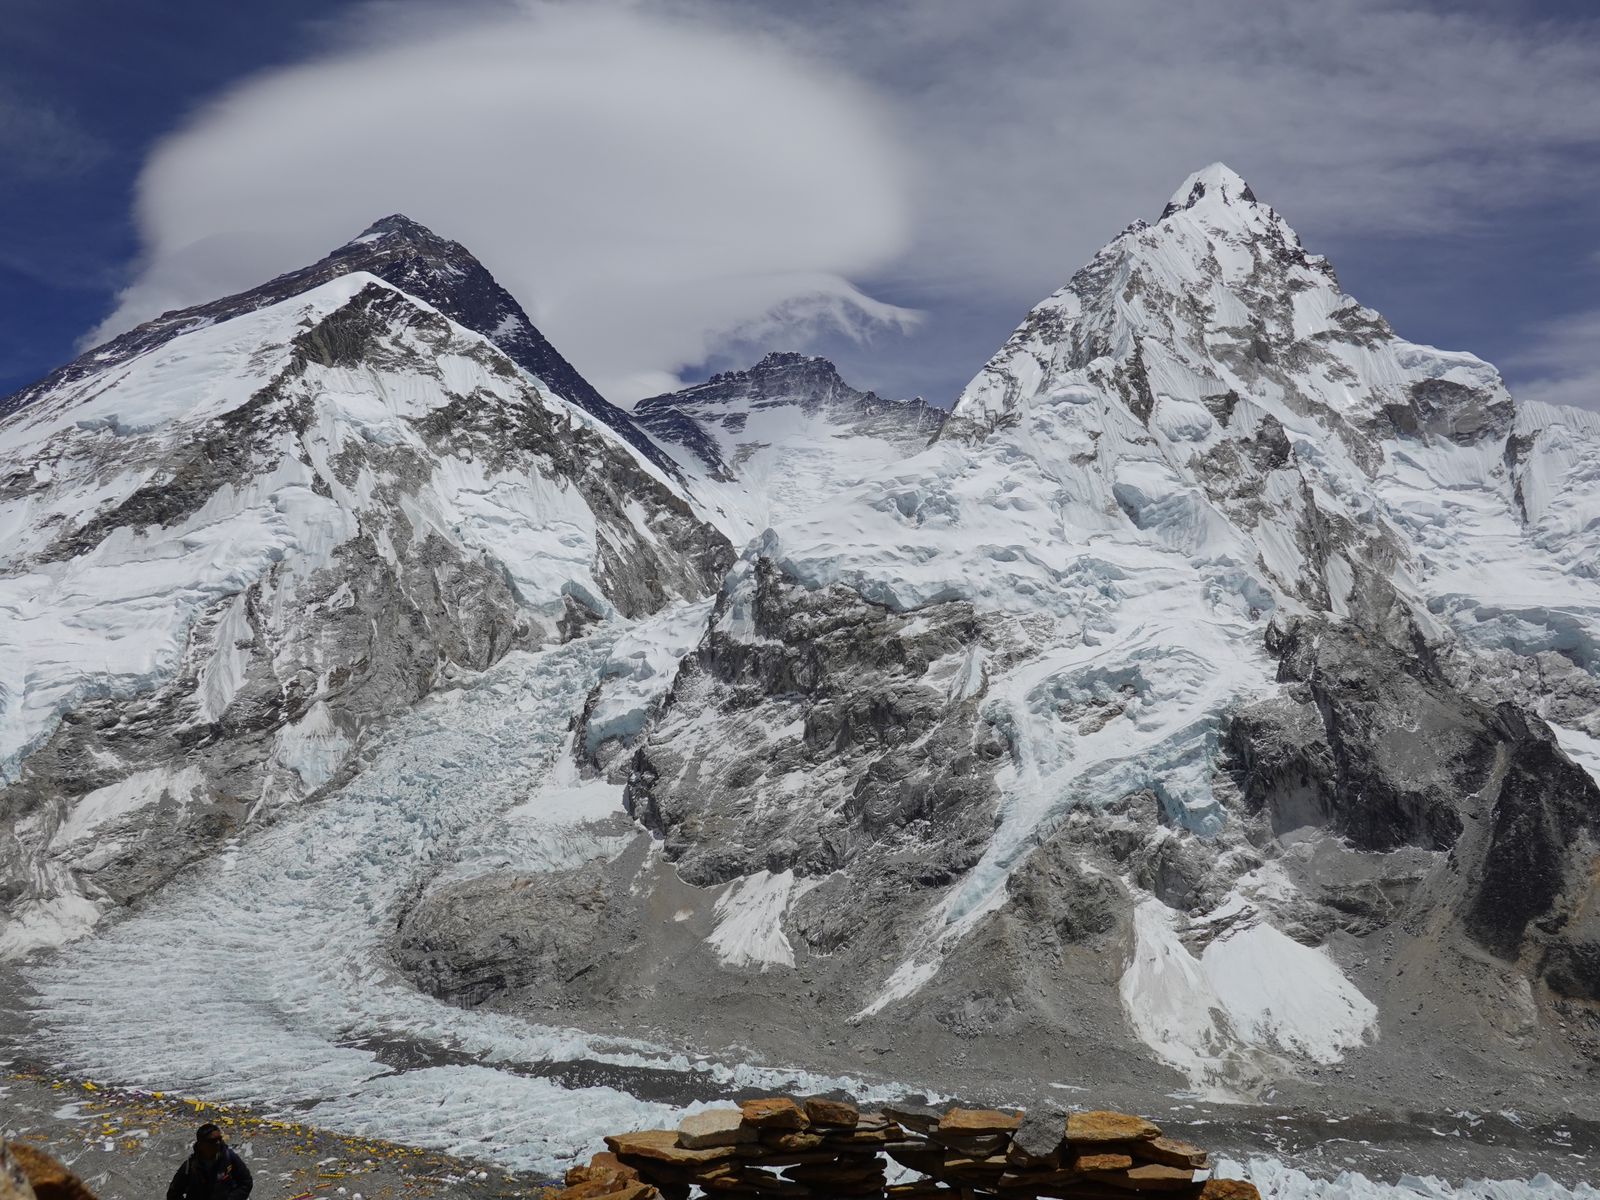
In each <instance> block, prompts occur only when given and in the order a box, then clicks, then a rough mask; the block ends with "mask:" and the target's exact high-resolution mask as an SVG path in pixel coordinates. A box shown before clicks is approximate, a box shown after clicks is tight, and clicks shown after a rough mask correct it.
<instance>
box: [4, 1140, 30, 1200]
mask: <svg viewBox="0 0 1600 1200" xmlns="http://www.w3.org/2000/svg"><path fill="white" fill-rule="evenodd" d="M0 1200H35V1197H34V1194H33V1185H32V1184H31V1183H29V1182H28V1177H27V1176H26V1175H24V1174H23V1173H22V1167H21V1166H20V1165H19V1164H18V1163H16V1162H14V1161H13V1160H12V1158H11V1155H10V1154H9V1153H8V1152H7V1147H6V1144H5V1142H4V1141H0Z"/></svg>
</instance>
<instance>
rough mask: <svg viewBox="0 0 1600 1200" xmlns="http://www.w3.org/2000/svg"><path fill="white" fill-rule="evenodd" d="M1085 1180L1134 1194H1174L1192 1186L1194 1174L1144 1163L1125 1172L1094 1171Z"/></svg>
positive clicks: (1189, 1171)
mask: <svg viewBox="0 0 1600 1200" xmlns="http://www.w3.org/2000/svg"><path fill="white" fill-rule="evenodd" d="M1085 1178H1086V1179H1090V1180H1093V1181H1094V1182H1096V1183H1106V1184H1110V1185H1111V1186H1112V1187H1114V1188H1126V1189H1128V1190H1129V1191H1135V1192H1145V1191H1150V1192H1175V1191H1178V1190H1180V1189H1185V1188H1189V1187H1192V1186H1193V1185H1194V1172H1193V1171H1191V1170H1188V1169H1187V1168H1185V1167H1164V1166H1162V1165H1161V1164H1159V1163H1146V1164H1143V1165H1140V1166H1137V1167H1131V1168H1129V1169H1128V1170H1126V1171H1096V1172H1094V1173H1093V1174H1086V1175H1085Z"/></svg>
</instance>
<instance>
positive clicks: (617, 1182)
mask: <svg viewBox="0 0 1600 1200" xmlns="http://www.w3.org/2000/svg"><path fill="white" fill-rule="evenodd" d="M640 1189H648V1191H649V1194H651V1195H654V1194H655V1189H654V1188H652V1187H650V1186H649V1184H645V1183H641V1182H640V1181H639V1180H637V1179H624V1178H622V1177H621V1176H613V1177H612V1178H610V1179H590V1180H587V1181H585V1182H583V1183H578V1184H573V1185H572V1186H570V1187H567V1188H566V1189H564V1190H562V1191H559V1192H557V1193H556V1200H600V1198H601V1197H602V1196H604V1197H618V1198H620V1197H622V1196H624V1195H628V1194H631V1195H633V1196H642V1195H643V1194H644V1193H643V1192H642V1191H641V1190H640Z"/></svg>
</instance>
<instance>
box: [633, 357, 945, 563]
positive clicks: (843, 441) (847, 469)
mask: <svg viewBox="0 0 1600 1200" xmlns="http://www.w3.org/2000/svg"><path fill="white" fill-rule="evenodd" d="M944 415H945V414H944V412H943V411H942V410H940V409H936V408H932V407H930V406H929V405H928V404H926V403H925V402H923V401H922V400H921V399H916V400H885V399H884V398H883V397H881V396H879V395H878V394H877V393H876V392H870V391H868V392H864V391H860V390H859V389H857V388H853V387H851V386H850V385H849V384H848V383H846V382H845V381H844V380H843V379H841V378H840V376H839V372H838V369H837V368H836V367H835V366H834V365H833V363H831V362H829V361H828V360H827V359H826V358H821V357H818V356H815V355H807V354H799V353H795V352H793V351H788V352H779V353H772V354H768V355H767V356H766V357H765V358H763V359H762V360H761V361H760V362H758V363H756V364H755V365H754V366H753V367H750V368H749V369H747V370H743V371H723V372H720V373H718V374H716V375H713V376H711V378H709V379H707V380H706V381H705V382H704V383H698V384H694V385H692V386H690V387H686V388H684V389H682V390H681V391H677V392H670V393H667V394H665V395H661V396H652V397H650V398H649V399H646V400H641V401H639V403H638V404H637V405H636V406H635V407H634V410H633V416H634V419H635V420H636V421H638V423H639V424H640V426H642V427H643V428H644V429H646V430H647V431H649V433H650V435H651V436H652V437H653V438H655V439H656V441H657V442H659V443H660V445H661V446H662V447H663V448H664V449H665V450H666V452H667V453H668V454H670V455H672V457H673V458H674V460H675V461H676V462H677V463H678V465H679V467H680V468H681V470H682V471H683V473H684V475H685V476H686V477H687V478H688V479H690V480H691V483H692V488H693V491H694V494H695V495H696V496H697V497H698V498H699V499H700V501H701V504H702V509H703V511H704V512H705V514H706V516H707V519H709V520H712V521H714V522H716V523H717V524H718V525H719V526H720V527H721V528H722V529H723V530H724V532H726V533H727V534H728V536H729V537H730V538H731V539H732V540H733V541H734V542H735V543H738V544H742V543H743V542H745V541H747V540H748V539H749V538H750V537H752V536H754V535H755V534H758V533H760V532H761V531H762V530H763V529H765V528H766V527H767V526H768V525H771V524H774V523H776V522H780V521H782V520H783V519H785V518H787V517H788V516H790V515H794V514H796V513H799V512H801V511H804V510H805V509H808V508H811V507H814V506H815V505H816V504H817V503H819V502H820V501H822V500H824V499H826V498H827V497H828V496H830V495H831V494H832V493H834V492H836V491H837V490H839V488H840V487H842V486H844V485H845V484H846V483H850V482H853V481H855V480H856V479H859V478H861V477H863V476H865V475H868V474H870V473H872V472H873V471H876V470H878V469H879V468H881V467H884V466H887V465H890V464H893V463H895V462H898V461H899V460H901V459H903V458H906V457H908V456H909V455H911V454H914V453H916V452H917V451H918V450H921V449H922V448H923V447H924V446H926V445H927V444H928V442H929V440H930V439H931V438H932V437H933V435H934V434H935V433H936V432H937V431H938V429H939V426H940V424H941V423H942V422H943V420H944Z"/></svg>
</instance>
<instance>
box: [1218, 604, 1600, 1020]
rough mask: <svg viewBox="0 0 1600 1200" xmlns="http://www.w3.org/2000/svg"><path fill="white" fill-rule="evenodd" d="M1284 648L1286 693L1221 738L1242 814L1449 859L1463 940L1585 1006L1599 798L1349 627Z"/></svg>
mask: <svg viewBox="0 0 1600 1200" xmlns="http://www.w3.org/2000/svg"><path fill="white" fill-rule="evenodd" d="M1275 648H1276V652H1277V653H1278V654H1279V656H1280V672H1279V678H1280V679H1281V680H1283V681H1284V682H1285V683H1286V684H1287V686H1286V688H1285V691H1284V694H1283V695H1282V696H1280V697H1277V698H1274V699H1271V700H1266V701H1262V702H1260V703H1258V704H1254V705H1250V706H1248V707H1246V708H1244V709H1242V710H1240V711H1239V712H1237V713H1236V714H1235V715H1234V716H1233V718H1232V720H1231V721H1230V723H1229V726H1228V738H1227V744H1228V748H1229V750H1230V753H1231V754H1232V756H1233V763H1234V769H1235V770H1236V771H1237V773H1238V778H1239V785H1240V790H1241V793H1242V795H1243V797H1244V800H1245V802H1246V803H1247V804H1248V805H1249V806H1250V807H1251V808H1252V809H1253V810H1255V811H1261V812H1264V814H1265V815H1266V816H1267V817H1268V819H1269V821H1270V824H1271V827H1272V829H1273V830H1274V832H1276V833H1280V834H1282V833H1289V832H1292V831H1294V830H1296V829H1300V828H1305V827H1311V828H1326V829H1331V830H1334V831H1335V832H1337V833H1339V834H1341V835H1343V836H1344V837H1346V838H1347V839H1349V843H1350V844H1351V845H1352V846H1353V847H1354V848H1355V849H1358V850H1363V851H1377V852H1389V851H1394V850H1396V849H1399V848H1402V847H1406V846H1415V847H1419V848H1421V849H1424V850H1431V851H1447V852H1449V863H1450V870H1451V872H1452V873H1453V874H1454V875H1456V876H1457V877H1459V879H1460V880H1461V885H1460V888H1459V889H1457V890H1458V891H1459V898H1457V899H1455V900H1453V901H1452V903H1453V904H1455V905H1457V906H1459V914H1458V919H1459V920H1460V921H1461V922H1462V924H1463V927H1464V928H1465V929H1466V931H1467V932H1468V933H1470V934H1471V936H1472V937H1473V938H1474V939H1475V940H1476V941H1477V942H1478V943H1479V944H1480V945H1482V946H1483V947H1484V948H1486V949H1488V950H1489V951H1491V952H1492V953H1494V954H1497V955H1499V956H1500V957H1502V958H1505V959H1508V960H1511V961H1513V962H1515V961H1518V960H1524V961H1526V963H1527V965H1528V966H1529V967H1530V969H1532V970H1533V971H1534V972H1535V973H1537V974H1539V975H1540V976H1542V977H1543V978H1544V979H1545V980H1546V982H1548V983H1549V984H1550V985H1551V986H1552V987H1554V988H1555V989H1556V990H1557V991H1559V992H1562V993H1564V994H1567V995H1573V996H1581V997H1588V996H1592V994H1593V992H1594V990H1595V987H1596V984H1597V983H1600V978H1597V977H1596V976H1595V975H1594V974H1593V973H1592V970H1591V967H1592V965H1593V964H1594V962H1595V956H1596V953H1597V950H1600V947H1597V945H1596V943H1595V941H1594V938H1595V933H1596V930H1595V929H1594V928H1593V922H1592V921H1591V920H1590V919H1589V918H1588V909H1589V905H1590V904H1591V903H1592V897H1593V890H1594V879H1593V877H1592V876H1593V867H1594V863H1595V862H1596V861H1600V787H1597V786H1596V784H1595V781H1594V780H1593V779H1592V778H1591V777H1590V776H1589V775H1588V773H1587V772H1585V771H1584V770H1583V769H1582V768H1580V767H1578V766H1576V765H1574V764H1573V762H1572V761H1571V760H1570V759H1569V758H1567V757H1566V755H1564V754H1563V753H1562V752H1561V750H1560V748H1559V747H1558V746H1557V744H1556V742H1555V739H1554V737H1552V735H1551V733H1550V731H1549V729H1548V727H1546V726H1545V724H1544V722H1542V721H1540V720H1539V719H1538V718H1537V717H1535V716H1532V715H1531V714H1529V713H1527V712H1525V711H1524V710H1522V709H1519V708H1518V707H1517V706H1516V705H1514V704H1510V703H1501V704H1498V705H1496V706H1493V707H1490V706H1487V705H1484V704H1482V703H1479V702H1478V701H1475V700H1473V699H1471V698H1469V697H1467V696H1465V695H1463V694H1462V693H1461V692H1459V691H1458V690H1457V689H1456V688H1454V687H1453V686H1452V685H1451V684H1450V683H1449V682H1447V681H1446V680H1444V679H1442V678H1440V677H1438V676H1435V675H1431V674H1429V673H1428V672H1427V671H1425V670H1423V669H1421V667H1420V666H1419V664H1418V663H1417V662H1416V660H1414V659H1409V658H1406V657H1401V656H1397V655H1396V653H1395V651H1394V648H1393V647H1391V646H1389V645H1387V644H1385V643H1382V642H1379V641H1376V640H1374V639H1371V638H1366V637H1363V636H1362V635H1361V634H1360V633H1359V632H1358V631H1354V630H1351V629H1350V628H1348V627H1347V626H1341V625H1336V624H1332V623H1328V622H1324V621H1312V620H1300V621H1296V622H1294V623H1293V624H1292V626H1291V627H1290V628H1289V629H1288V630H1287V631H1286V632H1285V633H1284V634H1283V636H1281V637H1280V638H1279V639H1277V640H1276V642H1275ZM1341 907H1345V908H1346V909H1347V910H1348V909H1349V905H1348V904H1345V905H1341ZM1395 915H1398V913H1396V914H1395Z"/></svg>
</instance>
